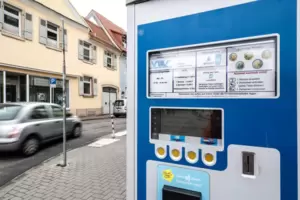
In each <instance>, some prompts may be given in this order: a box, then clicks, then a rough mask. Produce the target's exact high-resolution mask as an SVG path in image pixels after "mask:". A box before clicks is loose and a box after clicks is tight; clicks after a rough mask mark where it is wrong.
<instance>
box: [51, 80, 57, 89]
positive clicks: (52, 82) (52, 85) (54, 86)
mask: <svg viewBox="0 0 300 200" xmlns="http://www.w3.org/2000/svg"><path fill="white" fill-rule="evenodd" d="M50 87H51V88H56V78H50Z"/></svg>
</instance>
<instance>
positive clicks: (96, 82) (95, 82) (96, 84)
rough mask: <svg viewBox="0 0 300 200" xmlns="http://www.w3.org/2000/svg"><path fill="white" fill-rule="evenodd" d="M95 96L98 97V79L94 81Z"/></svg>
mask: <svg viewBox="0 0 300 200" xmlns="http://www.w3.org/2000/svg"><path fill="white" fill-rule="evenodd" d="M93 94H94V96H98V80H97V79H96V78H95V79H94V84H93Z"/></svg>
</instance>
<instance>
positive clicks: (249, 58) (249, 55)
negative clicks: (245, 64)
mask: <svg viewBox="0 0 300 200" xmlns="http://www.w3.org/2000/svg"><path fill="white" fill-rule="evenodd" d="M253 56H254V55H253V53H251V52H247V53H245V54H244V58H245V59H246V60H251V59H252V58H253Z"/></svg>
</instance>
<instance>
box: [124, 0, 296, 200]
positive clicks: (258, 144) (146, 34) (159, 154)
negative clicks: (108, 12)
mask: <svg viewBox="0 0 300 200" xmlns="http://www.w3.org/2000/svg"><path fill="white" fill-rule="evenodd" d="M299 5H300V2H299V1H298V0H288V1H287V0H286V1H283V0H257V1H256V0H209V1H206V0H143V1H139V0H128V1H127V8H128V35H127V41H128V43H127V44H128V45H127V49H128V63H127V65H128V73H127V74H128V115H127V116H128V125H127V129H128V136H127V142H128V143H127V199H130V200H297V199H300V198H299V197H298V195H299V194H298V189H299V184H298V180H299V178H298V177H299V166H298V158H299V155H300V154H299V150H298V144H299V139H298V132H299V129H298V126H297V122H298V121H299V118H298V114H299V109H298V108H297V102H298V98H299V97H300V96H299V95H298V94H299V93H298V91H297V89H298V88H297V83H299V82H298V79H297V77H300V76H298V74H299V73H300V70H299V69H298V64H299V63H298V59H299V58H300V54H299V52H300V51H299V41H300V40H299V38H298V35H299V33H298V31H299V29H298V27H299V21H300V18H299V15H298V12H297V11H299V10H300V6H299ZM297 69H298V70H297ZM299 75H300V74H299ZM299 191H300V190H299Z"/></svg>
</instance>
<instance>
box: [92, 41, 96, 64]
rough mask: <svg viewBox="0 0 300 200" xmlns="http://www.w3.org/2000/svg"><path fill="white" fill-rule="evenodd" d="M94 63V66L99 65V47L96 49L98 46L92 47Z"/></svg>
mask: <svg viewBox="0 0 300 200" xmlns="http://www.w3.org/2000/svg"><path fill="white" fill-rule="evenodd" d="M92 62H93V63H94V64H96V63H97V47H96V45H93V46H92Z"/></svg>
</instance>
